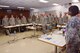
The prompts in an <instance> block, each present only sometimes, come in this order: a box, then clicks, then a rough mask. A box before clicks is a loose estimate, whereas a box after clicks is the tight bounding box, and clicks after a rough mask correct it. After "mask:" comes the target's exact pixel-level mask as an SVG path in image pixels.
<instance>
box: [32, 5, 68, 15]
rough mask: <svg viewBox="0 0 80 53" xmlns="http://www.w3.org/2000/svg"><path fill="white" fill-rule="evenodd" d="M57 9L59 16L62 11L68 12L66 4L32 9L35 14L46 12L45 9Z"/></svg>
mask: <svg viewBox="0 0 80 53" xmlns="http://www.w3.org/2000/svg"><path fill="white" fill-rule="evenodd" d="M54 10H55V11H56V13H57V16H59V13H60V12H62V14H63V13H64V12H67V8H66V7H65V6H53V7H47V8H39V9H34V10H33V11H31V13H32V14H33V13H34V12H39V13H44V12H45V11H54Z"/></svg>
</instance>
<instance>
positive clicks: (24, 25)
mask: <svg viewBox="0 0 80 53" xmlns="http://www.w3.org/2000/svg"><path fill="white" fill-rule="evenodd" d="M34 24H35V26H40V27H41V26H42V24H37V23H34ZM28 26H31V27H28ZM32 26H33V23H27V24H19V25H13V26H1V28H2V29H5V31H7V30H9V29H10V30H11V29H14V28H18V30H19V32H20V29H21V28H22V27H24V28H26V27H27V28H28V29H34V27H32ZM40 27H37V28H40Z"/></svg>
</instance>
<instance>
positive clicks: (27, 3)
mask: <svg viewBox="0 0 80 53" xmlns="http://www.w3.org/2000/svg"><path fill="white" fill-rule="evenodd" d="M48 1H49V3H41V2H39V0H0V5H7V6H10V8H17V7H25V9H29V8H43V7H50V6H53V5H52V4H53V3H58V4H61V5H63V4H68V3H70V2H71V0H48Z"/></svg>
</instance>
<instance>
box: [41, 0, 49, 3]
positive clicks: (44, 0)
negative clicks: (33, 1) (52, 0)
mask: <svg viewBox="0 0 80 53" xmlns="http://www.w3.org/2000/svg"><path fill="white" fill-rule="evenodd" d="M39 2H42V3H48V2H49V1H46V0H39Z"/></svg>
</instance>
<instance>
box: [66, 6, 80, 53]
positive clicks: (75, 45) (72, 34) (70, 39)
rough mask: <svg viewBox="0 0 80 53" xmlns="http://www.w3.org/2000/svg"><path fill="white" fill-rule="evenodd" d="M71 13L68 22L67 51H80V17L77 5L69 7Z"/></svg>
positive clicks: (75, 52)
mask: <svg viewBox="0 0 80 53" xmlns="http://www.w3.org/2000/svg"><path fill="white" fill-rule="evenodd" d="M69 14H70V15H71V20H70V21H69V22H68V24H67V28H66V36H65V38H66V52H67V53H79V46H80V37H79V36H80V34H79V33H80V30H79V29H80V17H79V16H78V14H79V9H78V7H77V6H71V7H70V8H69Z"/></svg>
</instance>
